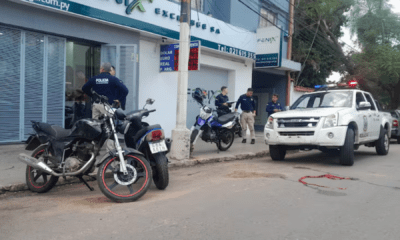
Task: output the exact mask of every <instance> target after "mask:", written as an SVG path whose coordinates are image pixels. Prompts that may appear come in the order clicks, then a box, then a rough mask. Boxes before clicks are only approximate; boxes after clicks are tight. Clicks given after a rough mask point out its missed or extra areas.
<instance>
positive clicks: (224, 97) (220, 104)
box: [215, 86, 231, 116]
mask: <svg viewBox="0 0 400 240" xmlns="http://www.w3.org/2000/svg"><path fill="white" fill-rule="evenodd" d="M228 101H229V97H228V88H227V87H225V86H224V87H222V88H221V94H219V95H218V96H217V98H216V99H215V106H216V107H217V112H218V116H222V115H225V114H227V113H230V112H231V110H230V109H229V107H230V106H229V105H230V104H228Z"/></svg>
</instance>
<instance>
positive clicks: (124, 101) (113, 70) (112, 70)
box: [110, 66, 126, 110]
mask: <svg viewBox="0 0 400 240" xmlns="http://www.w3.org/2000/svg"><path fill="white" fill-rule="evenodd" d="M110 74H111V75H112V76H114V77H115V75H116V74H117V73H116V72H115V67H114V66H111V72H110ZM119 81H120V82H121V83H122V84H124V82H123V81H122V80H121V79H120V80H119ZM124 85H125V84H124ZM125 104H126V97H125V98H123V99H121V101H120V105H119V106H120V107H121V108H122V110H125Z"/></svg>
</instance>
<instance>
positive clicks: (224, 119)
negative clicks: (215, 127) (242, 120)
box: [217, 113, 236, 125]
mask: <svg viewBox="0 0 400 240" xmlns="http://www.w3.org/2000/svg"><path fill="white" fill-rule="evenodd" d="M235 117H236V114H235V113H228V114H225V115H222V116H221V117H219V118H218V119H217V121H218V123H220V124H222V125H224V124H226V123H228V122H230V121H233V120H234V119H235Z"/></svg>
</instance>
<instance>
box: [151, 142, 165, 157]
mask: <svg viewBox="0 0 400 240" xmlns="http://www.w3.org/2000/svg"><path fill="white" fill-rule="evenodd" d="M149 146H150V151H151V153H152V154H154V153H159V152H166V151H168V149H167V145H166V144H165V141H164V140H162V141H159V142H149Z"/></svg>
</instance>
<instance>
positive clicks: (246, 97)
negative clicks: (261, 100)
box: [235, 88, 256, 144]
mask: <svg viewBox="0 0 400 240" xmlns="http://www.w3.org/2000/svg"><path fill="white" fill-rule="evenodd" d="M239 105H240V107H241V109H242V111H243V112H242V114H241V115H240V125H242V136H243V141H242V143H246V131H247V126H248V127H249V129H250V135H251V144H254V143H255V142H256V133H255V131H254V117H255V116H256V102H255V100H254V98H253V89H252V88H249V89H247V93H246V94H243V95H242V96H240V97H239V99H238V101H237V103H236V107H235V112H236V111H237V110H238V107H239Z"/></svg>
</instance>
